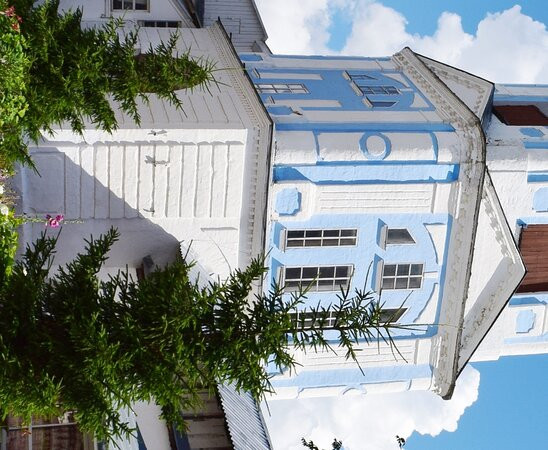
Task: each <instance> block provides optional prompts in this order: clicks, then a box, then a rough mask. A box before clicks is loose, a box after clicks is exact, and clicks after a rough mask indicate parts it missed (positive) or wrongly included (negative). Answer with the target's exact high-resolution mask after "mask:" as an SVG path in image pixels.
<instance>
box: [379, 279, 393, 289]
mask: <svg viewBox="0 0 548 450" xmlns="http://www.w3.org/2000/svg"><path fill="white" fill-rule="evenodd" d="M382 288H383V289H394V278H383V279H382Z"/></svg>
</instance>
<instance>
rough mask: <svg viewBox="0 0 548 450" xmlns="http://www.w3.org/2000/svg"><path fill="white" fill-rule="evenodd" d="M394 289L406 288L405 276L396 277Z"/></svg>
mask: <svg viewBox="0 0 548 450" xmlns="http://www.w3.org/2000/svg"><path fill="white" fill-rule="evenodd" d="M396 289H407V278H396Z"/></svg>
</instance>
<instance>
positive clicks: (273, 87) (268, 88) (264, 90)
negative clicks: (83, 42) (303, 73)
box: [255, 83, 309, 94]
mask: <svg viewBox="0 0 548 450" xmlns="http://www.w3.org/2000/svg"><path fill="white" fill-rule="evenodd" d="M255 89H257V92H258V93H259V94H308V93H309V92H308V89H307V88H306V86H305V85H304V84H303V83H256V84H255Z"/></svg>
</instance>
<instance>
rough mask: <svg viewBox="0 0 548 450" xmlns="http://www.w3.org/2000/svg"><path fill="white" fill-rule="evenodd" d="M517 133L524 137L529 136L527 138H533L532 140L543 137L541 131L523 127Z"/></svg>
mask: <svg viewBox="0 0 548 450" xmlns="http://www.w3.org/2000/svg"><path fill="white" fill-rule="evenodd" d="M519 131H520V132H521V134H523V135H524V136H529V137H533V138H541V137H542V136H544V133H543V132H542V131H541V130H539V129H538V128H533V127H523V128H520V129H519ZM547 145H548V144H547Z"/></svg>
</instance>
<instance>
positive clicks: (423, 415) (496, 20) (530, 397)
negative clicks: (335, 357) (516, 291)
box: [256, 0, 548, 450]
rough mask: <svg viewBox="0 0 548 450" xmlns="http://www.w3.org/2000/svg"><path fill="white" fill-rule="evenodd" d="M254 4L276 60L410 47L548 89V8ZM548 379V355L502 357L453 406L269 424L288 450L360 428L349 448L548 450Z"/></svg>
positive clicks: (399, 405) (469, 1) (442, 0)
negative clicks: (398, 439)
mask: <svg viewBox="0 0 548 450" xmlns="http://www.w3.org/2000/svg"><path fill="white" fill-rule="evenodd" d="M256 1H257V4H258V7H259V10H260V12H261V14H262V18H263V21H264V23H265V26H266V28H267V32H268V34H269V36H270V40H269V41H268V44H269V46H270V48H271V49H272V50H273V51H274V52H276V53H287V54H328V53H333V54H350V55H361V56H387V55H390V54H392V53H394V52H396V51H398V50H400V49H401V48H402V47H404V46H406V45H409V46H410V47H411V48H412V49H414V50H416V51H418V52H420V53H423V54H425V55H427V56H430V57H433V58H434V59H438V60H440V61H443V62H446V63H448V64H452V65H455V66H457V67H461V68H463V69H465V70H468V71H470V72H472V73H475V74H477V75H480V76H483V77H485V78H487V79H489V80H491V81H494V82H507V83H541V84H548V31H547V29H546V24H548V0H525V1H519V2H517V1H515V0H514V1H512V0H377V1H375V0H275V1H274V0H256ZM288 30H291V32H288ZM547 374H548V355H531V356H519V357H518V356H514V357H503V358H501V359H499V360H498V361H492V362H483V363H476V364H473V367H469V368H468V369H467V370H465V372H463V374H462V375H461V377H460V380H459V383H460V385H459V384H458V385H457V389H456V391H455V395H454V398H453V399H452V400H451V401H449V402H444V401H442V400H441V399H439V397H436V396H435V395H434V394H431V393H427V392H424V393H418V392H416V393H404V394H390V395H385V396H375V395H368V396H365V397H363V398H366V400H360V402H359V403H353V404H349V403H348V400H343V401H341V400H340V399H339V400H333V401H324V402H322V401H321V400H319V399H307V400H304V401H300V402H299V403H295V401H293V403H291V401H288V402H272V403H271V405H270V409H271V411H272V416H270V417H267V421H268V422H269V426H272V427H274V428H276V431H275V432H274V433H273V436H276V439H278V441H277V442H275V444H277V447H276V448H280V449H283V450H286V449H290V448H291V449H297V448H301V447H300V446H299V445H296V446H294V447H293V446H292V441H291V440H290V439H289V437H288V436H290V435H291V433H294V434H295V436H297V437H299V436H301V435H308V437H314V438H315V439H316V440H317V441H318V443H321V444H322V445H324V446H325V445H327V444H328V443H329V442H330V441H331V439H332V437H333V435H334V434H336V435H337V437H338V438H341V439H343V441H345V440H346V442H352V439H353V437H355V436H354V435H352V432H353V431H352V430H356V429H362V432H363V433H369V434H368V436H369V437H368V439H367V445H366V443H365V442H364V441H362V443H361V444H356V445H353V446H351V447H350V449H351V450H363V449H365V448H372V449H375V450H377V449H378V450H381V449H396V448H397V445H395V439H394V436H395V435H396V434H399V435H402V436H410V437H409V439H408V443H407V445H406V447H405V448H406V450H429V449H436V450H439V449H443V450H460V449H466V450H476V449H478V450H480V449H481V450H490V449H497V450H521V449H537V448H546V443H545V438H546V427H547V426H548V408H547V406H546V405H547V400H548V383H546V381H545V380H546V377H547ZM405 394H408V395H405ZM275 403H277V404H275ZM363 430H366V431H363ZM413 430H419V431H420V432H421V433H423V434H420V433H419V432H417V431H415V432H413ZM448 430H449V431H448ZM383 433H384V435H383ZM430 434H433V435H435V436H434V437H432V436H431V435H430ZM354 442H356V441H355V440H354Z"/></svg>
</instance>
